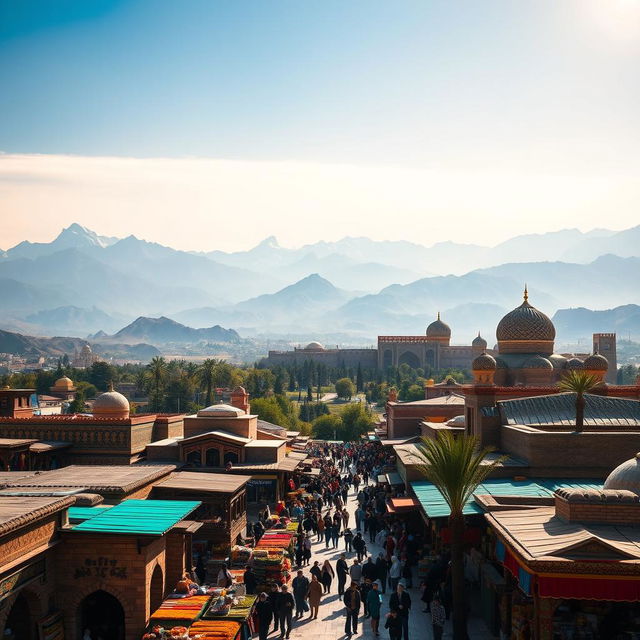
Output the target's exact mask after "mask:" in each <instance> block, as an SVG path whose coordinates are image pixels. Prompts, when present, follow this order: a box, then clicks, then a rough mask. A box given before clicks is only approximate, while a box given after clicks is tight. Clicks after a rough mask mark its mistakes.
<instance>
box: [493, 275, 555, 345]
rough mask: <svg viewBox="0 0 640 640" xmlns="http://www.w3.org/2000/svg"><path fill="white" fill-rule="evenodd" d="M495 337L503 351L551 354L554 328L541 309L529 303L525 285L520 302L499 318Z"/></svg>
mask: <svg viewBox="0 0 640 640" xmlns="http://www.w3.org/2000/svg"><path fill="white" fill-rule="evenodd" d="M496 337H497V338H498V347H499V349H500V351H501V352H504V353H509V352H512V353H517V352H520V353H527V352H528V353H536V352H539V353H547V354H549V355H551V353H552V352H553V341H554V339H555V337H556V329H555V327H554V326H553V322H551V320H550V319H549V318H548V317H547V316H546V315H545V314H544V313H542V311H538V309H536V308H535V307H534V306H532V305H530V304H529V295H528V293H527V289H526V287H525V290H524V300H523V302H522V304H521V305H520V306H519V307H516V308H515V309H514V310H513V311H510V312H509V313H507V315H506V316H504V318H502V320H500V322H499V323H498V327H497V328H496Z"/></svg>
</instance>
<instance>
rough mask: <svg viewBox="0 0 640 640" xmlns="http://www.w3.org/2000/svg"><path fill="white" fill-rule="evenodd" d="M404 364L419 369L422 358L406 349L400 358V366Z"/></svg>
mask: <svg viewBox="0 0 640 640" xmlns="http://www.w3.org/2000/svg"><path fill="white" fill-rule="evenodd" d="M402 364H408V365H409V366H410V367H411V368H412V369H418V368H419V367H420V358H418V356H417V355H416V354H415V353H412V352H411V351H405V352H404V353H403V354H402V355H401V356H400V359H399V360H398V366H400V365H402Z"/></svg>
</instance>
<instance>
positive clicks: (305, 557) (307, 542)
mask: <svg viewBox="0 0 640 640" xmlns="http://www.w3.org/2000/svg"><path fill="white" fill-rule="evenodd" d="M310 560H311V538H310V537H309V536H308V535H305V537H304V540H303V542H302V563H303V565H305V566H309V562H310Z"/></svg>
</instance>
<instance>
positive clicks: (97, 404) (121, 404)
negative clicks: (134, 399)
mask: <svg viewBox="0 0 640 640" xmlns="http://www.w3.org/2000/svg"><path fill="white" fill-rule="evenodd" d="M92 411H93V415H94V416H96V417H99V418H128V417H129V401H128V400H127V399H126V398H125V397H124V396H123V395H122V394H121V393H118V392H117V391H113V389H112V390H111V391H107V392H106V393H101V394H100V395H99V396H98V397H97V398H96V399H95V400H94V401H93V409H92Z"/></svg>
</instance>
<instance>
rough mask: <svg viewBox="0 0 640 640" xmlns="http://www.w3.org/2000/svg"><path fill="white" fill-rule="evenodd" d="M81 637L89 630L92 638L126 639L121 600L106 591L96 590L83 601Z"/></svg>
mask: <svg viewBox="0 0 640 640" xmlns="http://www.w3.org/2000/svg"><path fill="white" fill-rule="evenodd" d="M78 619H79V620H80V630H79V635H78V637H79V638H82V637H84V632H85V629H88V630H89V633H90V634H91V638H92V640H98V638H100V639H101V640H124V609H123V608H122V605H121V604H120V602H119V600H118V599H117V598H116V597H115V596H112V595H111V594H110V593H107V592H106V591H102V590H100V591H94V592H93V593H91V594H89V595H88V596H87V597H86V598H85V599H84V600H83V601H82V602H81V603H80V610H79V615H78Z"/></svg>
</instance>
